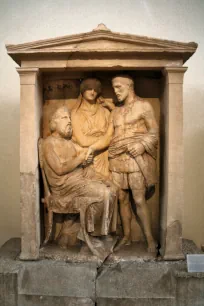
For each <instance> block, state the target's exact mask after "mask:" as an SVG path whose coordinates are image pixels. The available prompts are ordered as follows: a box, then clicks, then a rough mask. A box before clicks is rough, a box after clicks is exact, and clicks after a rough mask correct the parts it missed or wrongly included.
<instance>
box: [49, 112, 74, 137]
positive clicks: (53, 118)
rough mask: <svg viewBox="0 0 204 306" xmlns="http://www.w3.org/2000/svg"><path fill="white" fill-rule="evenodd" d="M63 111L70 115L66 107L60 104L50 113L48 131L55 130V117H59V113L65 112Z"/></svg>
mask: <svg viewBox="0 0 204 306" xmlns="http://www.w3.org/2000/svg"><path fill="white" fill-rule="evenodd" d="M65 112H66V113H68V115H69V116H70V112H69V110H68V108H67V107H66V106H61V107H59V108H58V109H57V110H56V111H55V112H54V114H53V115H52V117H51V119H50V122H49V126H50V131H51V132H52V133H53V132H55V130H56V119H58V118H59V116H60V115H61V113H65Z"/></svg>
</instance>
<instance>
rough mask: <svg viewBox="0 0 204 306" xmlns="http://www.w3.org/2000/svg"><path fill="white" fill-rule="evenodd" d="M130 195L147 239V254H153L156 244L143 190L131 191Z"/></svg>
mask: <svg viewBox="0 0 204 306" xmlns="http://www.w3.org/2000/svg"><path fill="white" fill-rule="evenodd" d="M132 195H133V198H134V202H135V205H136V208H137V214H138V217H139V218H140V221H141V223H142V226H143V229H144V233H145V237H146V239H147V245H148V252H150V253H154V252H156V247H157V244H156V242H155V240H154V238H153V235H152V230H151V220H150V214H149V210H148V207H147V203H146V201H145V190H137V189H133V190H132Z"/></svg>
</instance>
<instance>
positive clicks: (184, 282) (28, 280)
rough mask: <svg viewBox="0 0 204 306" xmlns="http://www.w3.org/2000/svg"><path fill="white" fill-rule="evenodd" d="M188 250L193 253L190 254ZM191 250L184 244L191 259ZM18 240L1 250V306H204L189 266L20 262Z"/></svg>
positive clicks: (202, 283)
mask: <svg viewBox="0 0 204 306" xmlns="http://www.w3.org/2000/svg"><path fill="white" fill-rule="evenodd" d="M189 245H190V248H189ZM192 246H193V244H192V243H190V244H189V242H188V243H187V244H185V248H186V252H185V253H188V252H189V250H190V251H191V253H193V251H194V250H193V249H192ZM19 254H20V239H11V240H9V241H8V242H7V243H6V244H5V245H4V246H3V247H2V248H1V249H0V306H58V305H60V306H96V305H97V306H134V305H137V306H203V305H204V273H188V272H187V266H186V261H177V262H175V261H173V262H169V261H168V262H164V261H158V260H150V259H149V261H146V260H142V259H141V258H140V259H137V260H136V259H133V258H132V259H129V260H127V258H126V260H123V261H122V260H121V261H118V258H116V259H115V260H116V261H115V262H114V260H113V257H112V259H111V260H107V261H106V262H104V263H103V265H101V266H99V265H98V263H97V262H96V261H93V262H91V261H89V262H84V263H82V262H77V263H76V262H66V261H65V260H54V259H41V260H40V261H26V262H25V261H20V260H19V257H18V256H19Z"/></svg>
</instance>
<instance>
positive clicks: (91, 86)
mask: <svg viewBox="0 0 204 306" xmlns="http://www.w3.org/2000/svg"><path fill="white" fill-rule="evenodd" d="M80 92H81V94H82V97H83V98H84V99H85V100H86V101H88V102H92V101H95V100H96V98H97V97H98V96H99V95H100V94H101V82H100V81H99V80H97V79H94V78H88V79H85V80H83V81H82V82H81V85H80Z"/></svg>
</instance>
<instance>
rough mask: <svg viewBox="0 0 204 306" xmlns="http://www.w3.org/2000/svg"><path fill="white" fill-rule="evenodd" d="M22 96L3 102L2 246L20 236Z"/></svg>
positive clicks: (0, 168) (0, 137)
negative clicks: (20, 120) (20, 114)
mask: <svg viewBox="0 0 204 306" xmlns="http://www.w3.org/2000/svg"><path fill="white" fill-rule="evenodd" d="M18 101H19V99H17V98H16V99H15V101H14V99H13V100H12V101H11V100H10V99H9V101H8V97H5V98H4V97H3V96H1V103H0V114H1V120H0V131H1V133H0V144H1V157H0V181H1V184H0V195H1V206H0V209H1V210H0V246H1V245H2V244H3V243H4V242H5V241H6V240H8V239H9V238H11V237H19V236H20V179H19V102H18Z"/></svg>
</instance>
